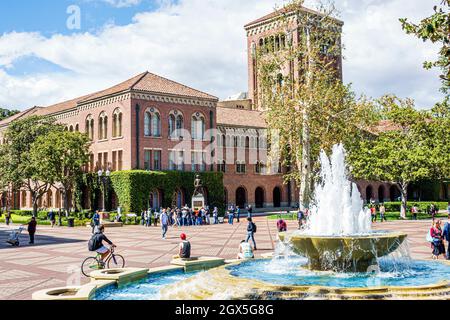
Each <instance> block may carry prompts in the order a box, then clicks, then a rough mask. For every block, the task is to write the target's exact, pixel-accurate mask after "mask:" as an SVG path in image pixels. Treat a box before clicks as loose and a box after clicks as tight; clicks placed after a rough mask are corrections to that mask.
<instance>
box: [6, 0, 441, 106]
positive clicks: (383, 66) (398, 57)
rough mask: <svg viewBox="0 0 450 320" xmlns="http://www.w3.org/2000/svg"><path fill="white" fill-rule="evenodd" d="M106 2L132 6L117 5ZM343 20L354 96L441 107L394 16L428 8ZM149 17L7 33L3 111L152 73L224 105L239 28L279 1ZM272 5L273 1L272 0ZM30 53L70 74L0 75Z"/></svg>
mask: <svg viewBox="0 0 450 320" xmlns="http://www.w3.org/2000/svg"><path fill="white" fill-rule="evenodd" d="M103 1H111V2H114V3H115V4H116V5H119V2H122V3H125V2H128V3H131V2H133V1H137V0H132V1H124V0H120V1H117V0H103ZM337 2H338V3H337V4H338V6H339V7H340V9H342V11H343V17H342V18H343V19H344V20H345V22H346V26H345V29H344V30H345V36H344V40H345V42H346V47H347V51H346V57H347V61H346V62H345V67H344V74H345V80H346V81H347V82H353V83H354V87H355V88H356V89H357V91H358V92H359V93H362V92H365V93H367V94H369V95H371V96H379V95H381V94H383V93H386V92H394V93H399V94H400V95H402V96H410V97H413V98H415V99H416V100H417V102H418V105H423V106H428V105H431V104H433V103H434V102H436V101H438V100H439V98H440V97H439V96H438V94H437V91H438V88H439V85H440V84H439V80H438V79H437V75H436V73H433V72H429V71H425V70H423V69H422V67H421V65H422V61H424V60H426V58H429V57H433V55H434V52H435V50H433V49H430V46H429V45H428V44H423V43H422V42H421V41H419V40H417V39H415V38H413V37H412V36H408V35H405V34H404V32H403V31H402V30H401V27H400V24H399V22H398V18H399V17H402V16H405V17H412V18H416V19H419V18H420V17H422V16H424V15H427V14H428V13H429V11H430V10H431V5H430V4H423V1H420V0H415V1H414V5H412V1H411V0H389V1H388V0H364V1H358V0H346V1H337ZM161 3H163V5H162V6H161V7H160V8H159V9H158V10H157V11H154V12H143V13H140V14H138V15H136V16H135V17H134V18H133V21H132V22H131V23H130V24H128V25H125V26H114V25H109V26H106V27H104V29H102V30H100V31H98V32H97V33H95V34H93V33H78V34H73V35H60V34H56V35H53V36H52V37H48V38H46V37H43V36H42V35H40V34H39V33H9V34H4V35H3V36H0V81H1V83H2V86H0V105H5V106H11V107H21V108H25V107H28V106H31V105H48V104H51V103H54V102H58V101H60V100H61V99H66V98H73V97H75V96H78V95H82V94H86V93H89V92H94V91H96V90H99V89H103V88H105V87H107V86H110V85H113V84H116V83H118V82H120V81H123V80H125V79H127V78H129V77H131V76H133V75H135V74H138V73H140V72H143V71H145V70H149V71H151V72H154V73H157V74H160V75H162V76H166V77H169V78H171V79H174V80H177V81H180V82H182V83H185V84H186V85H189V86H192V87H195V88H198V89H200V90H204V91H206V92H208V93H211V94H214V95H217V96H219V97H221V98H225V97H227V96H228V95H230V94H233V93H236V92H239V91H245V90H246V89H247V59H246V56H247V52H246V34H245V31H244V29H243V26H244V25H245V24H246V23H247V22H249V21H251V20H253V19H256V18H258V17H260V16H262V15H264V14H266V13H270V12H271V11H272V10H273V8H274V6H275V4H276V3H277V1H276V0H248V1H241V0H227V1H223V0H209V1H208V2H205V1H204V0H181V1H179V2H178V3H177V4H171V3H170V2H168V1H161ZM278 3H279V1H278ZM28 55H34V56H36V57H38V58H41V59H45V60H47V61H50V62H51V63H54V64H56V65H59V66H61V67H63V68H64V69H67V70H69V72H65V73H64V72H61V73H51V74H34V75H26V76H12V75H9V74H7V73H6V72H5V71H2V68H3V69H4V70H7V68H10V67H11V66H12V65H14V61H16V59H18V58H20V57H23V56H28Z"/></svg>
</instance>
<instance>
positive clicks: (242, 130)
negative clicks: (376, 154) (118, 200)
mask: <svg viewBox="0 0 450 320" xmlns="http://www.w3.org/2000/svg"><path fill="white" fill-rule="evenodd" d="M304 12H305V14H315V13H314V12H312V11H310V10H308V9H305V11H304ZM278 14H279V12H277V13H271V14H269V15H267V16H265V17H263V18H261V19H258V20H256V21H254V22H252V23H249V24H247V25H246V26H245V30H246V32H247V43H248V73H249V94H246V93H243V94H240V95H238V96H236V97H232V98H231V99H229V100H225V101H221V102H219V101H218V99H217V98H216V97H214V96H212V95H209V94H207V93H204V92H201V91H198V90H195V89H192V88H190V87H187V86H185V85H182V84H179V83H177V82H174V81H171V80H168V79H165V78H163V77H160V76H157V75H154V74H152V73H149V72H144V73H142V74H139V75H137V76H135V77H133V78H131V79H129V80H127V81H124V82H122V83H120V84H118V85H116V86H113V87H111V88H109V89H106V90H102V91H99V92H96V93H93V94H89V95H86V96H83V97H79V98H76V99H73V100H69V101H65V102H62V103H58V104H55V105H52V106H48V107H33V108H30V109H28V110H26V111H23V112H21V113H20V114H17V115H15V116H13V117H11V118H9V119H6V120H4V121H1V122H0V141H2V140H3V139H2V138H1V136H2V131H4V130H5V129H6V128H7V126H8V124H9V123H10V122H11V121H14V120H16V119H20V118H23V117H27V116H31V115H39V116H51V117H54V118H55V119H56V120H57V121H58V122H59V123H61V124H64V125H65V126H66V128H67V130H70V131H80V132H85V133H87V134H88V135H89V137H90V138H91V140H92V145H91V148H90V161H89V164H88V166H87V167H88V170H89V171H91V172H96V171H98V170H99V169H102V170H107V169H109V170H111V171H116V170H132V169H143V170H154V171H159V170H184V171H195V172H197V171H200V172H201V171H222V172H224V186H225V195H224V199H225V201H226V203H228V204H237V205H239V206H240V207H244V206H245V205H247V204H251V205H253V207H254V208H257V209H260V208H282V207H291V206H293V205H295V204H296V203H297V202H298V190H297V188H296V186H295V185H294V184H293V183H284V181H283V173H284V171H285V170H286V169H285V168H282V167H281V165H280V164H279V162H278V161H277V160H275V161H274V160H273V159H272V157H269V156H268V150H267V149H268V148H267V140H266V131H267V129H268V128H267V125H266V122H265V120H264V108H263V106H261V105H260V103H259V99H258V79H257V74H256V71H255V70H256V67H257V61H256V60H255V55H254V51H255V48H256V47H257V46H258V45H264V44H265V43H266V42H267V41H268V39H271V40H270V41H273V43H275V44H276V48H277V47H278V48H282V47H283V46H285V45H286V41H293V43H294V45H296V44H297V40H296V39H298V32H299V30H298V29H299V28H298V26H295V24H293V23H294V22H291V24H293V25H292V26H291V30H292V32H290V33H288V34H286V32H285V31H284V29H283V30H282V29H280V27H279V25H277V22H276V21H277V20H276V19H275V18H276V17H277V15H278ZM341 66H342V63H341V61H340V60H339V61H338V63H337V67H339V68H341ZM286 72H287V73H288V74H292V76H295V74H296V72H298V67H297V66H289V67H288V68H287V69H286ZM358 187H359V189H360V191H361V194H362V196H363V198H364V199H366V200H370V199H374V200H379V201H385V200H394V199H396V198H397V197H398V196H399V192H398V190H397V189H396V187H395V186H393V185H391V184H389V183H379V182H366V181H360V182H358ZM447 196H448V191H447ZM4 198H5V195H3V196H2V199H3V202H5V200H4ZM177 198H178V201H177V203H178V204H182V203H183V204H184V203H185V202H189V199H185V195H184V194H183V191H180V194H179V195H177ZM99 201H101V200H100V199H99ZM150 203H151V205H152V206H153V207H158V206H159V204H160V203H161V195H160V194H158V191H157V190H155V191H154V192H152V194H151V199H150ZM88 205H91V204H86V206H88ZM31 206H32V205H31V197H30V195H29V194H27V192H25V191H17V192H16V193H15V194H14V196H13V207H14V208H22V209H28V208H31ZM113 206H114V205H113ZM39 207H40V208H55V209H57V208H61V207H62V195H61V193H60V191H59V190H50V191H49V192H48V194H47V195H46V196H44V197H43V199H41V201H40V203H39Z"/></svg>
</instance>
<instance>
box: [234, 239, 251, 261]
mask: <svg viewBox="0 0 450 320" xmlns="http://www.w3.org/2000/svg"><path fill="white" fill-rule="evenodd" d="M237 258H238V260H248V259H253V258H255V255H254V254H253V249H252V246H251V245H250V243H248V242H247V241H245V240H242V241H241V243H240V244H239V252H238V255H237Z"/></svg>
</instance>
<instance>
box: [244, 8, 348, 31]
mask: <svg viewBox="0 0 450 320" xmlns="http://www.w3.org/2000/svg"><path fill="white" fill-rule="evenodd" d="M300 10H301V11H304V12H308V13H311V14H315V15H323V14H322V13H320V12H318V11H315V10H311V9H308V8H306V7H303V6H300ZM293 12H294V10H291V9H290V8H289V7H283V8H281V9H278V10H275V11H273V12H271V13H269V14H267V15H265V16H263V17H261V18H259V19H256V20H254V21H252V22H250V23H247V24H246V25H245V26H244V28H245V29H250V28H251V27H253V26H255V25H257V24H260V23H263V22H267V21H270V20H273V19H275V18H278V17H280V16H281V15H283V14H290V13H293ZM332 19H334V20H336V21H337V22H339V23H340V24H344V22H343V21H341V20H339V19H336V18H332Z"/></svg>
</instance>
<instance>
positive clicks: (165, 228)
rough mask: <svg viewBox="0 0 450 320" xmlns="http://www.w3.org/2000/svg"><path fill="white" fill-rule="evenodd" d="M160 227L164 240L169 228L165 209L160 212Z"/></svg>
mask: <svg viewBox="0 0 450 320" xmlns="http://www.w3.org/2000/svg"><path fill="white" fill-rule="evenodd" d="M160 218H161V228H162V238H163V240H166V234H167V231H168V230H169V217H168V216H167V213H166V210H163V212H162V213H161V217H160Z"/></svg>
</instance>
